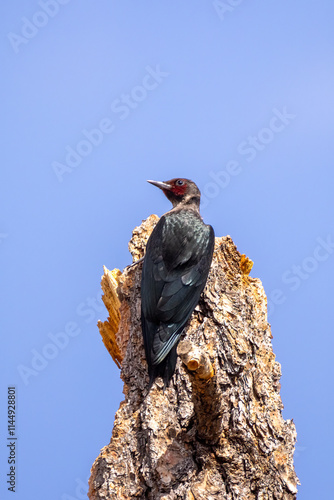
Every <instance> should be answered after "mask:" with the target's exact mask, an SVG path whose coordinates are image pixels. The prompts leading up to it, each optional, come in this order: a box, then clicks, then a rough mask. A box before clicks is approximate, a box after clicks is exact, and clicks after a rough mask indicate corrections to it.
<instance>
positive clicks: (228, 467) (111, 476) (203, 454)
mask: <svg viewBox="0 0 334 500" xmlns="http://www.w3.org/2000/svg"><path fill="white" fill-rule="evenodd" d="M157 221H158V217H157V216H151V217H149V218H148V219H147V220H146V221H144V222H143V223H142V225H141V226H140V227H137V228H135V230H134V232H133V236H132V239H131V241H130V244H129V248H130V251H131V253H132V256H133V259H134V261H137V260H138V259H140V258H141V257H142V256H143V255H144V251H145V246H146V242H147V239H148V237H149V235H150V233H151V231H152V229H153V227H154V226H155V224H156V223H157ZM251 267H252V262H251V261H250V260H249V259H248V258H247V257H245V256H244V255H243V256H241V255H240V253H239V252H238V251H237V249H236V247H235V245H234V243H233V241H232V240H231V238H230V237H229V236H226V237H222V238H216V245H215V253H214V257H213V262H212V266H211V271H210V274H209V278H208V282H207V285H206V288H205V290H204V292H203V294H202V297H201V299H200V302H199V304H198V306H197V307H196V309H195V311H194V313H193V315H192V317H191V320H190V321H189V323H188V325H187V327H186V328H185V330H184V334H183V336H182V340H181V342H180V345H179V358H178V362H177V367H176V371H175V375H174V377H173V379H172V381H171V384H170V386H169V387H168V388H167V389H166V390H165V391H164V390H163V383H162V381H161V380H160V379H157V381H156V383H155V384H154V385H153V387H152V389H151V391H150V392H149V393H147V387H148V381H149V380H148V375H147V365H146V360H145V354H144V346H143V339H142V333H141V325H140V280H141V269H142V263H139V264H138V265H136V266H134V267H130V268H126V269H125V270H124V272H123V274H121V273H120V271H118V272H117V271H115V273H116V274H115V273H114V275H113V278H114V281H113V280H111V279H110V274H109V273H110V271H107V270H105V275H104V277H103V278H102V283H104V284H102V287H103V291H104V295H105V297H104V303H105V304H106V307H107V309H108V311H109V318H108V326H103V325H105V323H106V322H105V323H99V328H100V332H101V335H102V337H103V341H104V342H105V345H106V347H107V349H108V350H109V352H110V354H111V355H112V357H113V359H114V361H115V362H116V363H117V365H118V366H119V365H120V364H121V378H122V380H123V382H124V394H125V400H124V401H123V402H122V403H121V405H120V408H119V410H118V411H117V413H116V416H115V422H114V428H113V432H112V436H111V441H110V443H109V444H108V445H107V446H105V447H104V448H103V449H102V450H101V453H100V455H99V456H98V458H97V459H96V460H95V462H94V465H93V467H92V471H91V478H90V481H89V485H90V488H89V498H90V499H91V500H98V499H100V500H102V499H105V500H106V499H115V500H116V499H117V500H126V499H132V498H136V499H149V500H174V499H175V500H176V499H187V500H190V499H192V500H213V499H219V500H280V499H282V500H290V499H291V500H292V499H295V498H296V493H297V482H298V479H297V477H296V474H295V471H294V466H293V452H294V445H295V440H296V430H295V426H294V423H293V422H292V420H284V419H283V417H282V408H283V404H282V401H281V398H280V394H279V391H280V383H279V379H280V376H281V368H280V364H279V363H278V362H277V361H276V360H275V355H274V353H273V351H272V345H271V331H270V325H269V324H268V322H267V300H266V296H265V293H264V290H263V287H262V284H261V282H260V280H259V279H255V278H252V277H250V276H249V272H250V270H251ZM103 280H106V281H103ZM108 280H109V281H108ZM110 284H111V286H110V287H109V285H110ZM110 289H111V290H113V291H112V292H111V291H110ZM115 296H116V297H115ZM110 298H111V299H110ZM116 299H117V300H116ZM118 301H119V302H118ZM118 322H119V323H118ZM106 397H108V396H107V395H106ZM101 411H102V410H101ZM110 418H112V416H110Z"/></svg>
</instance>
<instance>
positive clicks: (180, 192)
mask: <svg viewBox="0 0 334 500" xmlns="http://www.w3.org/2000/svg"><path fill="white" fill-rule="evenodd" d="M147 182H149V183H150V184H153V186H157V187H158V188H160V189H162V191H163V192H164V194H165V195H166V196H167V198H168V199H169V201H171V202H172V204H173V207H176V206H177V205H179V204H180V203H182V204H185V205H190V204H194V205H195V206H197V207H199V203H200V199H201V192H200V190H199V189H198V187H197V186H196V184H195V183H194V182H193V181H191V180H190V179H183V178H177V179H171V180H170V181H164V182H160V181H147Z"/></svg>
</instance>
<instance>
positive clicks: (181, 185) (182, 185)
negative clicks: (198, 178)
mask: <svg viewBox="0 0 334 500" xmlns="http://www.w3.org/2000/svg"><path fill="white" fill-rule="evenodd" d="M169 184H171V185H172V186H173V187H172V188H171V191H172V193H174V194H175V195H176V196H183V195H184V193H185V192H186V190H187V187H188V184H187V182H186V180H185V179H173V180H172V181H169Z"/></svg>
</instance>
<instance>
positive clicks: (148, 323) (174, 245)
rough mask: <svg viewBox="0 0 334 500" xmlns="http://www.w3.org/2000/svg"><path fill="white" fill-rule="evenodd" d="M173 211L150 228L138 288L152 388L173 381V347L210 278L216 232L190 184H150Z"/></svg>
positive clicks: (175, 180) (176, 181)
mask: <svg viewBox="0 0 334 500" xmlns="http://www.w3.org/2000/svg"><path fill="white" fill-rule="evenodd" d="M148 182H150V183H151V184H153V185H155V186H157V187H159V188H160V189H162V190H163V192H164V194H165V195H166V196H167V198H168V199H169V200H170V201H171V202H172V204H173V208H172V209H171V210H170V211H169V212H167V213H165V214H164V215H163V216H162V217H161V218H160V220H159V222H158V224H157V225H156V227H155V228H154V230H153V232H152V234H151V236H150V238H149V240H148V242H147V246H146V254H145V258H144V264H143V272H142V282H141V302H142V306H141V321H142V331H143V337H144V346H145V353H146V359H147V364H148V372H149V376H150V386H151V385H152V383H153V382H154V380H155V378H156V377H157V376H161V377H162V378H163V380H164V384H165V386H166V385H168V383H169V381H170V379H171V377H172V376H173V373H174V370H175V365H176V357H177V355H176V347H177V344H178V341H179V339H180V336H181V334H182V330H183V328H184V326H185V324H186V323H187V321H188V319H189V317H190V316H191V313H192V312H193V310H194V308H195V306H196V305H197V303H198V300H199V298H200V295H201V292H202V291H203V289H204V287H205V283H206V280H207V277H208V273H209V269H210V265H211V261H212V254H213V248H214V238H215V237H214V231H213V229H212V227H211V226H209V225H206V224H204V222H203V220H202V217H201V216H200V213H199V204H200V196H201V194H200V191H199V189H198V187H197V186H196V184H195V183H194V182H192V181H191V180H189V179H172V180H170V181H166V182H156V181H148Z"/></svg>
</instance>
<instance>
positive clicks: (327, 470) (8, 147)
mask: <svg viewBox="0 0 334 500" xmlns="http://www.w3.org/2000/svg"><path fill="white" fill-rule="evenodd" d="M0 9H1V16H0V19H1V21H0V23H1V35H2V37H1V48H0V51H1V60H2V65H1V66H2V78H1V83H0V85H1V94H2V97H3V98H2V109H1V116H2V132H1V138H2V169H1V174H2V175H1V184H0V191H1V192H0V203H1V212H0V258H1V309H2V312H1V317H0V322H1V334H2V339H3V343H4V346H3V348H2V349H1V372H2V375H1V392H0V394H1V398H0V400H1V401H0V403H1V404H0V428H1V446H0V471H1V476H0V483H1V484H0V497H1V498H5V499H7V498H13V497H12V496H11V495H12V494H11V493H10V492H8V491H7V485H6V483H5V478H4V476H5V474H7V472H8V471H9V465H8V464H7V456H8V450H9V448H7V447H6V444H7V441H6V437H7V423H6V422H7V417H6V401H7V400H6V397H7V387H8V386H9V385H15V386H16V389H17V437H18V440H17V448H16V451H17V458H18V462H17V468H16V474H17V493H16V496H15V498H16V499H17V500H27V499H29V500H30V499H34V500H45V499H47V500H73V499H77V500H79V499H81V498H85V487H84V486H82V485H83V484H86V480H87V477H88V475H89V470H90V467H91V465H92V463H93V461H94V459H95V458H96V457H97V455H98V453H99V450H100V448H102V447H103V446H104V445H106V444H107V443H108V442H109V439H110V435H111V430H112V427H113V421H114V414H115V411H116V410H117V409H118V407H119V403H120V401H121V400H122V399H123V395H122V384H121V382H120V379H119V370H118V369H117V367H116V366H115V365H114V363H113V361H112V359H111V358H110V356H109V354H108V353H107V351H106V349H105V348H104V346H103V344H102V341H101V339H100V335H99V333H98V330H97V327H96V322H97V320H98V319H105V317H106V313H105V310H104V309H103V307H102V306H101V300H100V276H101V274H102V266H103V264H104V265H106V266H107V267H108V268H109V269H113V268H114V267H118V268H120V269H123V267H125V266H126V265H127V264H129V263H130V254H129V253H128V250H127V244H128V240H129V238H130V236H131V231H132V229H133V228H134V227H135V226H137V225H139V224H140V223H141V220H142V219H144V218H146V217H147V216H148V215H150V214H151V213H156V214H158V215H161V214H163V213H164V212H165V211H166V210H168V209H169V203H168V201H167V200H166V199H165V198H164V197H163V195H162V193H161V192H160V191H159V190H157V189H155V188H154V187H153V186H151V185H149V184H147V183H146V179H157V180H167V179H170V178H172V177H176V176H181V177H189V178H191V179H193V180H194V181H195V182H196V183H197V184H198V185H199V187H200V189H201V190H202V193H203V197H204V200H203V209H202V214H203V217H204V219H205V221H206V222H207V223H211V224H212V225H213V226H214V228H215V232H216V235H217V236H223V235H226V234H229V235H231V236H232V238H233V240H234V241H235V243H236V244H237V246H238V249H239V250H240V252H241V253H245V254H247V255H248V256H249V257H250V258H251V259H252V260H253V261H254V268H253V271H252V273H251V274H252V276H253V277H259V278H260V279H261V280H262V282H263V285H264V287H265V291H266V293H267V295H268V300H269V302H270V318H269V319H270V322H271V324H272V332H273V336H274V338H273V347H274V352H275V354H276V356H277V360H278V361H279V362H280V363H281V364H282V372H283V376H282V380H281V382H282V391H281V395H282V399H283V403H284V406H285V409H284V417H285V418H293V419H294V421H295V423H296V426H297V432H298V443H297V452H296V455H295V465H296V470H297V473H298V475H299V477H300V480H301V482H302V486H301V487H300V490H299V491H300V492H299V496H298V499H299V500H314V499H315V498H319V499H320V498H321V499H322V498H330V497H331V495H332V491H333V489H332V465H333V463H332V462H333V458H332V457H333V453H332V450H333V444H334V443H333V398H331V397H328V396H329V395H330V394H332V392H333V391H332V378H333V371H332V357H333V354H332V353H333V347H334V345H333V318H332V309H333V268H334V245H333V241H334V227H333V194H332V191H333V180H334V179H333V177H334V174H333V146H332V144H333V134H334V120H333V104H334V92H333V89H334V54H333V52H334V50H333V47H334V3H333V2H331V1H330V0H327V1H321V2H315V1H310V2H305V1H301V0H295V1H294V2H267V1H264V0H262V1H261V0H258V1H254V2H247V1H239V2H237V1H232V0H226V1H225V2H212V1H208V2H200V1H194V0H185V1H183V2H178V3H176V2H167V1H164V2H154V1H145V0H143V1H141V2H136V1H134V0H132V1H128V0H124V1H122V2H116V1H112V0H109V1H107V0H101V1H99V2H93V1H85V0H83V1H81V2H78V1H74V0H49V1H47V0H44V1H43V0H41V1H37V0H34V1H33V0H25V1H23V0H19V1H16V2H11V3H8V2H7V3H3V4H2V6H1V8H0ZM57 343H58V345H57ZM43 353H44V354H46V356H47V357H48V359H46V358H45V357H41V356H42V355H43Z"/></svg>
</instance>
